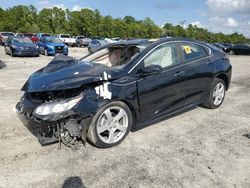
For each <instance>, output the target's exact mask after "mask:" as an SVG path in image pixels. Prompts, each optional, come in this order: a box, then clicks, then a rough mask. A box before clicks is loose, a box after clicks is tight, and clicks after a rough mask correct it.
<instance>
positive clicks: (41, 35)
mask: <svg viewBox="0 0 250 188" xmlns="http://www.w3.org/2000/svg"><path fill="white" fill-rule="evenodd" d="M36 36H37V37H38V39H40V38H42V37H51V34H48V33H37V35H36Z"/></svg>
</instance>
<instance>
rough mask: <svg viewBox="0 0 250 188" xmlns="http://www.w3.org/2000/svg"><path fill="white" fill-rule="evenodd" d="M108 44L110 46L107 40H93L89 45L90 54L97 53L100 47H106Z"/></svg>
mask: <svg viewBox="0 0 250 188" xmlns="http://www.w3.org/2000/svg"><path fill="white" fill-rule="evenodd" d="M106 44H108V42H107V41H105V40H100V39H92V40H91V42H90V43H89V46H88V51H89V53H93V52H95V51H97V50H98V49H99V48H100V47H102V46H105V45H106Z"/></svg>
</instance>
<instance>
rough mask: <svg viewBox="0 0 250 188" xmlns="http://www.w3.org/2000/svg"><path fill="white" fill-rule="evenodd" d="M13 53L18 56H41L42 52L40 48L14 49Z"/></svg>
mask: <svg viewBox="0 0 250 188" xmlns="http://www.w3.org/2000/svg"><path fill="white" fill-rule="evenodd" d="M13 54H14V55H16V56H39V54H40V52H39V50H38V49H34V50H20V49H13Z"/></svg>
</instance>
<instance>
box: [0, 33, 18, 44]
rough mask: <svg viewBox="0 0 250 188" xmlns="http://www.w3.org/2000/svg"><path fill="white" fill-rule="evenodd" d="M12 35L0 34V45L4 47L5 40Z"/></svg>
mask: <svg viewBox="0 0 250 188" xmlns="http://www.w3.org/2000/svg"><path fill="white" fill-rule="evenodd" d="M14 35H15V34H14V33H12V32H0V44H1V45H4V44H5V41H6V40H7V38H8V37H10V36H14Z"/></svg>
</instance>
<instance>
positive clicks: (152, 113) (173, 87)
mask: <svg viewBox="0 0 250 188" xmlns="http://www.w3.org/2000/svg"><path fill="white" fill-rule="evenodd" d="M139 66H140V67H142V68H141V69H139V70H138V74H137V75H138V81H137V87H138V99H139V104H140V112H141V122H146V121H149V120H153V119H155V118H157V117H159V116H162V115H164V114H167V113H169V112H171V111H173V110H176V109H178V108H181V107H182V105H183V102H184V98H185V93H184V92H183V86H184V84H185V68H184V67H183V66H182V65H181V64H180V59H179V55H178V53H177V46H176V44H175V43H173V42H171V43H165V44H161V45H159V46H157V47H156V48H155V49H154V50H153V51H151V52H150V53H149V54H148V55H147V56H146V57H145V58H144V59H143V60H142V62H141V63H140V65H139ZM149 66H160V67H161V71H160V72H157V73H155V74H148V75H147V74H146V75H143V74H141V71H143V69H145V68H147V67H149Z"/></svg>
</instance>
